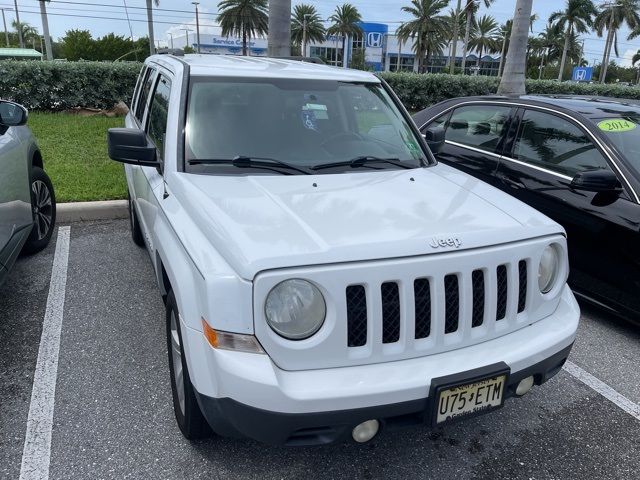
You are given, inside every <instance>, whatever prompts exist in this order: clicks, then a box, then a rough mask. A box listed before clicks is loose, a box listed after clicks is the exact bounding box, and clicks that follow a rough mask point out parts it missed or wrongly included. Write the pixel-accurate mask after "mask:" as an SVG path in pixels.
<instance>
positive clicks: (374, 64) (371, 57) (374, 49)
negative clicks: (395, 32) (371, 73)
mask: <svg viewBox="0 0 640 480" xmlns="http://www.w3.org/2000/svg"><path fill="white" fill-rule="evenodd" d="M359 25H360V28H362V31H363V32H364V36H363V42H362V43H363V45H362V46H363V47H364V61H365V63H366V64H367V66H369V67H371V68H373V69H374V70H376V71H380V70H382V59H383V58H384V48H385V45H384V39H385V38H386V36H387V33H389V26H388V25H385V24H384V23H372V22H360V23H359Z"/></svg>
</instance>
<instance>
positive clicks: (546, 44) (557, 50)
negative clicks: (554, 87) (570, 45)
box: [527, 22, 564, 79]
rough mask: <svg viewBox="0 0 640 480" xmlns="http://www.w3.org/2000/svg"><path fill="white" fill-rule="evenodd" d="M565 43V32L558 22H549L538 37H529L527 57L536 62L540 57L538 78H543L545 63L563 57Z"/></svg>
mask: <svg viewBox="0 0 640 480" xmlns="http://www.w3.org/2000/svg"><path fill="white" fill-rule="evenodd" d="M563 45H564V33H563V31H562V29H561V28H560V27H559V26H558V24H557V23H556V24H554V23H551V22H548V23H547V26H546V27H545V29H544V30H543V31H542V32H540V33H539V34H538V36H537V37H531V38H529V43H528V45H527V59H528V60H529V59H531V60H533V61H534V62H535V61H537V58H540V65H539V66H538V79H540V78H542V73H543V70H544V66H545V64H549V63H551V62H555V61H557V60H559V59H560V58H561V57H562V49H563ZM527 63H528V62H527Z"/></svg>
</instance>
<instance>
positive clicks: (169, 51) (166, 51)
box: [156, 48, 184, 57]
mask: <svg viewBox="0 0 640 480" xmlns="http://www.w3.org/2000/svg"><path fill="white" fill-rule="evenodd" d="M156 54H158V55H173V56H175V57H184V50H182V49H181V48H159V49H157V50H156Z"/></svg>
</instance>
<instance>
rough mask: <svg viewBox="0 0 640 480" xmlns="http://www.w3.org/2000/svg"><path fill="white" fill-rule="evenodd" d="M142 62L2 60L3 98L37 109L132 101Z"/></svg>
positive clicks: (108, 105) (0, 95) (0, 85)
mask: <svg viewBox="0 0 640 480" xmlns="http://www.w3.org/2000/svg"><path fill="white" fill-rule="evenodd" d="M140 66H141V65H140V64H139V63H129V62H122V63H106V62H39V61H13V60H3V61H0V98H3V99H6V100H13V101H16V102H18V103H21V104H23V105H24V106H25V107H27V108H29V109H34V110H51V111H59V110H66V109H68V108H73V107H94V108H111V107H113V105H114V104H115V103H117V102H118V101H120V100H122V101H124V102H125V103H127V104H128V101H129V99H130V97H131V94H132V93H133V88H134V86H135V82H136V79H137V76H138V73H139V72H140Z"/></svg>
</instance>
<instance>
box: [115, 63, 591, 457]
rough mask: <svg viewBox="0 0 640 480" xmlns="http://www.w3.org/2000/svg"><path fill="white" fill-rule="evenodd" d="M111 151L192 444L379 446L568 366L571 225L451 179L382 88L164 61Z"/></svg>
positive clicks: (312, 73) (356, 77) (354, 76)
mask: <svg viewBox="0 0 640 480" xmlns="http://www.w3.org/2000/svg"><path fill="white" fill-rule="evenodd" d="M432 136H433V138H431V140H432V141H433V146H434V147H435V148H437V147H438V145H439V144H438V137H439V134H438V132H433V133H432ZM108 138H109V154H110V156H111V158H113V159H114V160H117V161H121V162H124V163H125V164H126V175H127V181H128V186H129V192H130V201H129V204H130V213H131V227H132V235H133V239H134V241H135V242H136V243H138V244H139V245H141V246H142V245H145V246H146V248H147V249H148V251H149V253H150V256H151V261H152V263H153V265H154V267H155V272H156V275H157V280H158V285H159V287H160V290H161V293H162V295H163V297H164V299H165V302H166V326H167V342H168V351H169V365H170V372H171V383H172V389H173V404H174V408H175V415H176V418H177V421H178V425H179V427H180V429H181V431H182V432H183V433H184V435H185V436H186V437H187V438H198V437H202V436H204V435H207V434H208V433H210V432H211V430H213V431H214V432H216V433H218V434H222V435H234V436H247V437H251V438H254V439H257V440H260V441H263V442H267V443H274V444H286V445H310V444H325V443H330V442H333V441H343V440H346V439H353V440H355V441H358V442H364V441H367V440H369V439H371V438H373V437H374V436H375V435H376V434H377V433H378V432H379V431H381V430H383V429H392V428H396V427H399V426H406V425H410V424H427V425H430V426H435V425H440V424H442V423H445V422H450V421H454V420H458V419H462V418H466V417H469V416H473V415H476V414H479V413H484V412H487V411H490V410H493V409H496V408H499V407H501V406H502V405H503V402H504V400H505V399H506V398H509V397H514V396H522V395H524V394H525V393H526V392H527V391H529V389H530V388H531V387H532V386H533V385H534V384H535V385H540V384H542V383H543V382H545V381H546V380H548V379H549V378H550V377H552V376H553V375H554V374H556V373H557V372H558V371H559V369H560V368H561V366H562V365H563V363H564V362H565V360H566V358H567V356H568V355H569V351H570V349H571V346H572V344H573V341H574V337H575V333H576V328H577V325H578V319H579V309H578V306H577V304H576V301H575V299H574V297H573V294H572V293H571V291H570V290H569V287H568V286H567V285H566V279H567V272H568V265H567V252H566V239H565V236H564V232H563V230H562V228H561V227H560V226H559V225H557V224H556V223H554V222H553V221H551V220H549V219H548V218H547V217H545V216H544V215H542V214H540V213H538V212H537V211H535V210H533V209H531V208H530V207H528V206H526V205H524V204H522V203H520V202H519V201H517V200H515V199H514V198H512V197H510V196H508V195H507V194H505V193H502V192H500V191H498V190H497V189H494V188H493V187H491V186H489V185H486V184H485V183H483V182H481V181H478V180H476V179H474V178H472V177H470V176H468V175H466V174H463V173H461V172H459V171H457V170H454V169H452V168H450V167H447V166H445V165H442V164H438V163H437V162H436V161H435V159H434V158H433V155H432V154H431V152H430V150H429V148H428V146H427V143H426V140H425V138H423V137H422V136H421V135H420V134H419V132H418V131H417V129H416V127H415V125H414V124H413V123H412V121H411V118H410V117H409V115H408V114H407V112H406V111H405V109H404V108H403V107H402V105H401V104H400V102H399V101H398V99H397V97H396V96H395V95H394V93H393V92H392V91H391V89H390V88H389V87H388V86H387V85H386V84H385V83H384V82H383V81H382V80H380V79H379V78H377V77H376V76H374V75H372V74H370V73H366V72H361V71H353V70H347V69H341V68H333V67H328V66H324V65H317V64H311V63H302V62H297V61H293V60H280V59H270V58H247V57H231V56H215V55H186V56H183V57H180V56H172V55H156V56H152V57H150V58H148V59H147V60H146V62H145V65H144V67H143V69H142V72H141V74H140V78H139V80H138V84H137V87H136V89H135V93H134V95H133V101H132V108H131V112H130V113H129V115H128V116H127V119H126V128H124V129H111V130H110V131H109V135H108Z"/></svg>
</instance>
